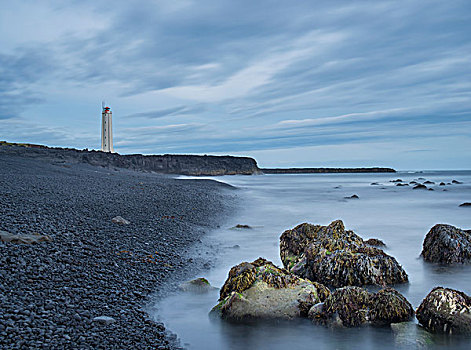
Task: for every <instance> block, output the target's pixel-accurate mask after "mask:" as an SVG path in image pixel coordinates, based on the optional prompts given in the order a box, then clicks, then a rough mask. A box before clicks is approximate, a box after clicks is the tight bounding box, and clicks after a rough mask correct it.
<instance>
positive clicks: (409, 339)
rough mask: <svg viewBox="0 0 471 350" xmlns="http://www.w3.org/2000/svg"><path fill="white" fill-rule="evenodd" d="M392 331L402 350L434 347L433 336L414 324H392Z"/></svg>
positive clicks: (395, 341)
mask: <svg viewBox="0 0 471 350" xmlns="http://www.w3.org/2000/svg"><path fill="white" fill-rule="evenodd" d="M391 330H392V331H393V333H394V344H395V345H396V346H397V347H398V348H400V349H430V347H432V346H433V345H434V341H433V334H431V333H429V332H427V331H426V330H425V329H423V328H422V327H420V326H419V325H417V324H416V323H414V322H400V323H391Z"/></svg>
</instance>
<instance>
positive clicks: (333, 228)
mask: <svg viewBox="0 0 471 350" xmlns="http://www.w3.org/2000/svg"><path fill="white" fill-rule="evenodd" d="M280 256H281V261H282V262H283V265H284V267H285V268H286V269H287V270H288V271H290V272H291V273H294V274H296V275H298V276H300V277H302V278H307V279H309V280H311V281H316V282H320V283H323V284H326V285H329V286H332V287H343V286H363V285H380V286H384V285H392V284H396V283H405V282H408V276H407V273H406V272H405V271H404V270H403V268H402V267H401V265H399V263H398V262H397V261H396V259H394V258H393V257H392V256H389V255H388V254H386V253H385V252H384V251H382V250H381V249H379V248H375V247H370V246H368V245H367V244H366V243H365V242H364V241H363V239H362V238H361V237H360V236H358V235H356V234H355V233H354V232H353V231H347V230H345V227H344V225H343V222H342V221H341V220H337V221H334V222H332V223H331V224H330V225H328V226H321V225H312V224H308V223H304V224H300V225H298V226H296V227H295V228H293V229H291V230H287V231H285V232H283V234H282V235H281V237H280Z"/></svg>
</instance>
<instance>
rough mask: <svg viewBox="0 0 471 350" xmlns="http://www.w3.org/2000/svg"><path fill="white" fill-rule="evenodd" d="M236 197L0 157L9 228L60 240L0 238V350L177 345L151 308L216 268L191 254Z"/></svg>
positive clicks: (3, 216)
mask: <svg viewBox="0 0 471 350" xmlns="http://www.w3.org/2000/svg"><path fill="white" fill-rule="evenodd" d="M234 196H235V194H234V192H233V191H230V190H229V188H228V186H225V185H223V184H219V183H217V182H214V181H209V180H177V179H173V178H170V177H166V176H163V175H156V174H148V173H141V172H134V171H130V170H118V169H107V168H101V167H93V166H90V165H86V164H73V165H53V164H50V163H49V162H45V161H42V160H41V159H26V158H23V157H17V156H12V155H1V154H0V230H3V231H7V232H10V233H13V234H33V233H38V234H42V235H49V236H50V237H51V239H52V240H51V241H50V242H41V243H38V244H32V245H27V244H14V243H3V242H0V264H1V266H2V268H1V269H0V303H1V305H2V307H1V309H0V348H5V349H17V348H18V349H35V348H42V349H172V348H176V347H178V343H177V342H176V341H175V336H172V335H170V334H169V333H168V332H167V331H166V330H165V327H164V326H163V325H162V324H158V323H154V322H153V321H151V320H150V318H149V316H148V315H147V314H146V312H145V311H144V309H145V306H146V303H148V302H149V297H150V296H151V294H153V295H155V293H157V295H158V294H159V293H162V292H163V291H164V290H166V289H167V288H168V285H169V284H171V282H172V281H176V280H179V279H181V278H184V277H186V276H188V275H189V274H190V271H192V272H193V273H194V271H197V270H199V269H204V268H208V267H209V265H210V262H209V258H207V257H208V256H210V254H204V251H203V254H201V257H199V258H198V257H191V256H189V252H190V251H191V250H192V247H194V246H195V244H198V242H201V241H200V237H201V236H202V235H203V234H204V233H205V231H207V230H210V229H212V228H214V227H216V226H217V225H218V223H220V222H221V221H222V220H224V217H225V216H226V215H227V213H228V211H229V210H230V207H231V199H233V198H234ZM118 215H119V216H122V217H123V218H125V219H126V220H129V221H130V224H129V225H119V224H116V223H113V222H112V221H111V219H112V218H113V217H115V216H118ZM100 316H106V317H108V318H106V317H105V318H100ZM97 317H98V318H97Z"/></svg>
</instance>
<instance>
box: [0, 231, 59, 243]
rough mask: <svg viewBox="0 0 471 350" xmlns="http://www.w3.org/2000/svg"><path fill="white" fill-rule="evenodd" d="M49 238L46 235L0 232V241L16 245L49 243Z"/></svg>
mask: <svg viewBox="0 0 471 350" xmlns="http://www.w3.org/2000/svg"><path fill="white" fill-rule="evenodd" d="M50 240H51V237H49V236H47V235H40V234H36V235H29V234H28V235H14V234H13V233H10V232H6V231H0V241H2V242H7V243H17V244H20V243H22V244H33V243H39V242H49V241H50Z"/></svg>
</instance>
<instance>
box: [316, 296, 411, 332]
mask: <svg viewBox="0 0 471 350" xmlns="http://www.w3.org/2000/svg"><path fill="white" fill-rule="evenodd" d="M413 315H414V310H413V308H412V306H411V304H410V303H409V302H408V301H407V299H406V298H405V297H404V296H402V295H401V294H400V293H399V292H397V291H396V290H394V289H391V288H386V289H382V290H380V291H379V292H378V293H371V292H369V291H367V290H366V289H363V288H360V287H343V288H338V289H336V290H335V291H334V292H332V294H331V295H330V296H329V297H327V299H326V301H325V302H324V303H322V304H317V305H314V306H313V307H312V308H311V309H310V310H309V313H308V317H309V318H310V319H311V320H312V321H313V322H314V323H317V324H323V325H327V326H342V327H359V326H365V325H373V326H385V325H389V324H391V323H397V322H405V321H409V320H410V319H411V318H412V317H413Z"/></svg>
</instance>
